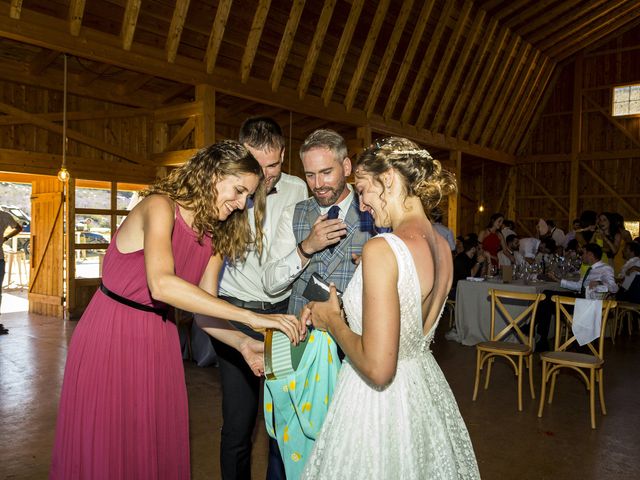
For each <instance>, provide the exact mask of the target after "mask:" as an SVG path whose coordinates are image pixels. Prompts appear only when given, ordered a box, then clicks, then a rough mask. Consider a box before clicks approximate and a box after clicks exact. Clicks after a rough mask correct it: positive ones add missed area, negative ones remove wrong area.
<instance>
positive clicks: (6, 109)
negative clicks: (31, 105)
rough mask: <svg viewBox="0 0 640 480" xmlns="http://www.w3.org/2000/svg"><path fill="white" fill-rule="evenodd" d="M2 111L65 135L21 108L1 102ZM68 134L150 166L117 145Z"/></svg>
mask: <svg viewBox="0 0 640 480" xmlns="http://www.w3.org/2000/svg"><path fill="white" fill-rule="evenodd" d="M0 111H1V112H3V113H6V114H8V115H14V116H16V117H22V118H24V119H25V120H28V121H29V123H31V124H33V125H35V126H37V127H40V128H44V129H45V130H49V131H50V132H54V133H58V134H60V135H62V133H63V130H62V126H60V125H58V124H56V123H53V122H49V121H47V120H43V119H42V118H40V117H39V116H38V115H34V114H32V113H29V112H25V111H24V110H20V109H19V108H16V107H14V106H13V105H9V104H7V103H2V102H0ZM66 133H67V137H69V138H71V139H72V140H75V141H77V142H80V143H83V144H85V145H88V146H90V147H92V148H95V149H97V150H100V151H103V152H106V153H110V154H111V155H115V156H117V157H120V158H123V159H125V160H128V161H130V162H133V163H136V164H138V165H146V164H148V161H147V160H146V159H145V158H143V157H140V156H139V155H138V154H136V153H133V152H127V151H125V150H123V149H121V148H120V147H118V146H116V145H111V144H109V143H106V142H104V141H102V140H99V139H97V138H92V137H89V136H88V135H85V134H83V133H80V132H78V131H76V130H73V129H70V128H67V132H66Z"/></svg>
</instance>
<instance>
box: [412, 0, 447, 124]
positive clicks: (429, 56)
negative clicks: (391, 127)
mask: <svg viewBox="0 0 640 480" xmlns="http://www.w3.org/2000/svg"><path fill="white" fill-rule="evenodd" d="M454 6H455V2H446V3H445V7H444V8H443V9H442V12H441V13H440V17H439V18H438V22H437V23H436V28H435V30H434V31H433V35H432V36H431V37H430V39H429V46H428V47H427V51H426V52H425V54H424V57H423V58H422V62H421V63H420V69H419V70H418V74H417V75H416V77H415V79H413V84H412V86H411V90H410V91H409V96H408V97H407V100H406V102H405V104H404V107H403V109H402V115H401V116H400V119H401V120H402V122H404V123H409V120H410V119H411V114H412V113H413V110H414V108H415V106H416V104H417V102H418V96H419V95H420V93H421V91H422V88H423V86H424V82H425V80H426V79H427V74H428V73H429V67H430V66H431V64H432V62H433V61H434V57H435V53H436V50H437V49H438V46H439V45H440V40H441V39H442V37H443V35H444V30H445V28H446V26H447V24H448V23H449V17H450V16H451V13H452V11H453V7H454Z"/></svg>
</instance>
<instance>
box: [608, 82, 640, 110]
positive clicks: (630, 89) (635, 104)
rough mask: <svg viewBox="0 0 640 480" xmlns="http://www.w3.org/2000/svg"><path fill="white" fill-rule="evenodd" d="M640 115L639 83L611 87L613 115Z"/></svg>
mask: <svg viewBox="0 0 640 480" xmlns="http://www.w3.org/2000/svg"><path fill="white" fill-rule="evenodd" d="M625 115H640V85H626V86H624V87H613V116H614V117H622V116H625Z"/></svg>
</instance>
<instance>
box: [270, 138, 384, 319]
mask: <svg viewBox="0 0 640 480" xmlns="http://www.w3.org/2000/svg"><path fill="white" fill-rule="evenodd" d="M300 158H301V160H302V164H303V166H304V172H305V178H306V180H307V185H308V186H309V188H310V189H311V193H312V195H313V197H311V198H309V199H307V200H303V201H301V202H298V203H297V204H296V205H295V206H294V207H291V208H288V209H287V210H285V212H284V213H283V215H282V216H281V218H280V221H279V223H278V228H277V230H276V235H275V238H274V241H273V243H272V245H271V248H270V250H269V261H268V264H267V266H266V268H265V270H264V273H263V276H262V284H263V286H264V289H265V291H266V292H267V293H269V294H270V295H275V294H277V293H279V292H282V291H284V290H286V289H287V288H291V296H290V297H289V308H288V313H291V314H294V315H299V314H300V311H301V310H302V307H303V306H304V305H305V304H306V303H307V300H306V299H305V298H304V297H303V296H302V292H304V289H305V287H306V286H307V282H308V280H309V278H310V277H311V275H312V274H313V273H318V274H319V275H320V276H321V277H322V278H323V279H324V280H325V281H327V282H333V283H335V285H336V288H338V290H341V291H344V289H345V288H346V287H347V284H348V283H349V280H351V277H352V276H353V272H354V271H355V268H356V264H355V262H354V255H357V256H359V255H360V254H361V253H362V247H363V245H364V243H365V242H366V241H367V240H368V239H369V238H371V237H372V236H373V235H375V229H374V223H373V219H372V218H371V216H370V215H369V214H368V213H366V212H360V209H359V200H358V196H357V194H356V192H354V191H353V188H352V187H351V185H349V184H348V183H347V177H348V176H349V175H350V174H351V160H350V159H349V157H348V156H347V146H346V143H345V141H344V138H342V137H341V136H340V135H339V134H338V133H336V132H334V131H333V130H316V131H315V132H313V133H312V134H311V135H309V137H307V139H306V140H305V141H304V143H303V145H302V147H301V148H300Z"/></svg>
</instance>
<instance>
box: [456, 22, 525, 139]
mask: <svg viewBox="0 0 640 480" xmlns="http://www.w3.org/2000/svg"><path fill="white" fill-rule="evenodd" d="M509 36H511V39H510V41H509V44H508V45H505V42H506V41H507V39H508V37H509ZM519 38H520V37H518V36H517V35H513V34H511V32H510V31H509V29H507V28H503V29H502V30H501V31H500V33H499V34H498V38H496V43H495V45H493V47H492V49H493V51H492V52H491V55H490V56H489V58H488V59H487V62H486V63H485V68H484V69H483V71H482V75H480V78H479V79H478V83H477V85H475V86H474V93H473V96H472V97H471V101H470V102H469V104H468V105H467V106H466V108H465V113H464V116H463V117H462V123H461V124H460V128H459V129H458V133H457V134H456V136H457V137H458V138H466V136H467V132H468V131H469V128H470V125H471V121H472V119H473V120H476V115H477V114H476V112H477V110H478V105H479V104H480V100H481V99H482V100H484V98H485V88H486V87H487V84H488V83H489V80H494V79H495V72H496V67H497V65H498V60H499V59H500V55H501V54H502V53H504V55H503V56H506V52H508V51H509V50H511V49H512V48H513V47H514V46H515V45H516V42H517V41H518V40H519ZM506 57H507V58H508V56H506ZM483 105H484V108H485V109H490V108H491V105H490V104H489V103H487V102H485V101H483ZM480 113H482V111H481V112H480Z"/></svg>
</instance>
